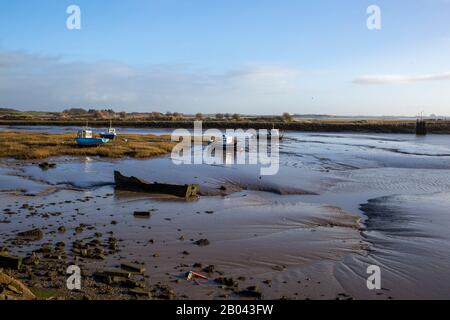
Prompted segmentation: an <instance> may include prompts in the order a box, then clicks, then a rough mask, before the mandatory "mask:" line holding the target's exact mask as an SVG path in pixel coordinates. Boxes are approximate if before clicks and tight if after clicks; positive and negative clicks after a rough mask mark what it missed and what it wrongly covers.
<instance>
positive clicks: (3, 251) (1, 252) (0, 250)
mask: <svg viewBox="0 0 450 320" xmlns="http://www.w3.org/2000/svg"><path fill="white" fill-rule="evenodd" d="M8 252H9V251H8V248H7V247H0V255H4V256H7V255H8Z"/></svg>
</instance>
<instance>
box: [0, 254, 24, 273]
mask: <svg viewBox="0 0 450 320" xmlns="http://www.w3.org/2000/svg"><path fill="white" fill-rule="evenodd" d="M21 266H22V258H20V257H13V256H6V255H0V268H5V269H13V270H19V269H20V267H21Z"/></svg>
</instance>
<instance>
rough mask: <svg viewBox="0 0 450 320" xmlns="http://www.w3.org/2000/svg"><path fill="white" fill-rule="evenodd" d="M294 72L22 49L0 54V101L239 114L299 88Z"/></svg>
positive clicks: (16, 104) (22, 105) (4, 103)
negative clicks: (93, 58) (82, 58)
mask: <svg viewBox="0 0 450 320" xmlns="http://www.w3.org/2000/svg"><path fill="white" fill-rule="evenodd" d="M298 76H299V72H298V71H297V70H295V68H292V67H287V66H279V65H267V64H250V65H242V66H237V67H236V68H234V69H229V70H225V71H223V72H219V73H218V72H212V71H209V70H203V69H199V68H196V67H194V66H188V65H176V64H172V65H147V66H137V65H130V64H127V63H121V62H115V61H98V62H93V63H86V62H67V61H64V59H62V57H46V56H39V55H34V54H28V53H24V52H0V105H1V106H7V107H18V108H26V109H32V108H35V109H48V110H60V109H63V108H68V107H86V108H89V107H94V108H97V107H111V108H115V109H119V110H141V111H151V110H155V111H167V110H177V111H181V112H196V111H202V110H203V111H204V112H219V111H224V110H226V111H225V112H242V111H243V109H242V107H243V106H245V108H246V109H247V110H248V109H251V108H252V107H253V108H254V109H255V108H263V107H264V106H266V107H273V106H276V105H277V103H278V101H279V99H280V97H283V96H286V95H295V94H297V93H298V92H299V78H298Z"/></svg>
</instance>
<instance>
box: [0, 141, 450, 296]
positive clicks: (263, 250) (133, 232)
mask: <svg viewBox="0 0 450 320" xmlns="http://www.w3.org/2000/svg"><path fill="white" fill-rule="evenodd" d="M441 137H444V138H441ZM448 140H449V139H448V137H447V139H446V137H445V136H440V138H435V136H429V137H427V138H425V139H422V140H415V139H413V137H411V136H405V135H370V136H367V135H330V134H326V135H325V134H323V135H321V134H311V135H309V134H300V133H289V134H288V135H287V138H286V140H285V141H284V142H283V143H282V145H281V150H280V155H281V158H280V164H281V168H280V172H279V174H278V175H276V176H263V177H261V176H260V175H259V168H258V167H257V166H208V165H200V166H194V165H191V166H186V165H182V166H176V165H174V164H172V162H171V161H170V159H168V158H167V157H161V158H157V159H151V160H105V159H73V158H57V159H52V161H54V162H56V163H57V167H56V168H55V169H51V170H46V171H43V170H41V169H40V168H39V167H38V166H37V165H36V164H33V163H31V162H20V161H11V160H3V162H2V166H1V167H0V168H1V169H0V176H1V179H0V189H1V190H3V191H2V192H1V193H0V200H1V204H0V228H1V233H0V247H1V246H6V247H8V248H9V250H10V253H11V254H16V255H20V256H26V255H28V254H30V253H31V252H32V251H33V250H36V249H38V248H40V247H41V246H42V245H43V244H44V243H51V244H52V246H55V244H56V243H57V242H64V243H65V249H64V251H65V253H66V255H67V258H66V259H65V260H63V261H61V262H60V264H63V265H67V264H70V263H75V264H77V265H80V266H81V267H82V269H83V270H84V271H85V272H86V282H85V284H86V288H85V291H83V292H82V293H73V292H72V293H70V292H68V291H67V290H66V289H64V288H62V287H63V284H64V282H63V280H64V279H65V278H64V276H63V275H59V276H57V277H56V279H53V281H44V278H45V277H38V279H41V281H37V282H36V283H34V285H36V286H42V287H52V289H56V290H60V291H62V292H63V293H64V294H66V295H69V296H70V295H83V294H85V295H88V296H90V297H92V298H97V299H111V298H113V299H117V298H118V299H122V298H125V299H127V298H130V297H132V295H129V292H128V290H127V289H125V288H110V287H109V286H104V285H103V284H101V283H100V284H99V283H98V282H97V281H95V280H94V279H92V278H91V275H92V274H93V272H95V271H97V270H103V269H104V268H105V267H115V266H117V265H118V264H120V263H121V262H123V261H137V262H140V263H144V264H145V267H146V273H145V275H146V277H145V278H142V282H143V283H145V285H146V290H150V291H152V290H160V288H159V287H158V286H159V284H162V285H164V286H168V287H170V292H171V295H169V297H171V298H179V299H183V298H190V299H226V298H231V299H234V298H248V297H247V296H246V295H245V294H244V293H243V292H242V291H243V290H244V289H245V288H247V287H249V286H257V287H258V292H261V293H262V297H263V298H264V299H279V298H288V299H306V298H310V299H336V298H339V299H348V298H354V299H401V298H443V299H445V298H449V297H450V285H448V283H449V282H448V278H449V276H450V273H449V272H448V271H447V270H448V266H449V264H450V263H449V261H450V258H449V257H450V256H449V255H448V250H449V248H450V239H449V238H448V237H447V236H446V232H445V231H446V230H448V227H449V226H450V221H449V219H448V217H447V215H446V208H448V201H447V200H448V199H449V198H450V197H449V196H448V195H449V194H450V171H449V169H450V157H449V156H448V155H447V154H449V152H450V145H449V143H448ZM114 170H120V171H121V172H122V173H124V174H126V175H136V176H139V177H142V178H145V179H147V180H149V181H160V182H168V183H198V184H200V186H201V192H202V196H201V197H200V198H199V199H198V200H197V201H191V202H184V201H179V200H174V199H169V198H165V197H154V196H148V195H143V194H136V193H125V192H121V191H116V190H115V189H114V186H113V177H112V172H113V171H114ZM223 187H225V188H223ZM32 195H34V196H32ZM24 204H26V206H25V207H24V206H23V205H24ZM30 207H31V209H30ZM5 209H6V210H7V211H5ZM146 210H151V213H152V214H151V217H150V218H148V219H142V218H136V217H134V216H133V212H134V211H146ZM447 211H448V210H447ZM2 221H3V222H5V223H1V222H2ZM80 224H81V225H84V227H83V228H81V229H82V231H81V232H78V231H80V229H79V228H77V227H80ZM60 226H64V227H65V228H66V232H64V233H60V232H58V228H59V227H60ZM35 227H37V228H40V229H42V231H43V232H44V237H43V238H42V239H41V240H38V241H33V242H23V243H20V242H17V239H16V237H15V235H16V234H17V233H18V232H21V231H25V230H29V229H32V228H35ZM111 237H114V238H116V239H117V249H118V251H117V252H115V251H111V250H110V251H111V252H108V250H106V256H105V259H104V260H96V259H89V258H83V257H81V258H80V257H79V256H78V257H77V255H76V254H74V253H73V252H72V250H71V248H72V245H73V242H74V241H76V240H80V239H85V242H89V241H92V240H93V239H98V240H99V242H100V243H102V244H105V243H108V239H109V238H111ZM200 239H208V241H209V245H205V246H199V245H197V244H196V241H197V240H200ZM371 264H378V265H380V267H381V269H382V287H383V289H382V290H380V291H370V290H368V289H367V287H366V278H367V274H366V268H367V266H368V265H371ZM208 266H214V267H210V268H207V267H208ZM190 270H193V271H197V272H200V273H202V274H204V275H206V276H207V277H208V278H209V280H199V284H196V283H195V282H192V281H187V280H186V277H185V273H186V272H188V271H190ZM209 271H212V272H209ZM15 275H16V276H17V277H19V278H20V279H22V280H24V281H25V283H29V280H27V275H26V274H20V273H16V274H15ZM223 277H227V278H232V279H233V281H234V282H235V284H236V286H237V287H231V288H230V287H227V286H224V285H221V284H219V283H217V282H215V281H214V279H219V278H223ZM32 284H33V283H32ZM98 286H99V287H98ZM154 296H155V297H158V295H157V294H154ZM162 297H163V298H164V295H163V296H162ZM166 298H167V297H166Z"/></svg>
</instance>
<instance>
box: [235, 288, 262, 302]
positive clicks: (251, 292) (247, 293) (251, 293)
mask: <svg viewBox="0 0 450 320" xmlns="http://www.w3.org/2000/svg"><path fill="white" fill-rule="evenodd" d="M238 294H239V295H240V296H243V297H248V298H256V299H262V297H263V294H262V292H261V291H260V290H259V289H258V287H256V286H251V287H248V288H247V289H245V290H242V291H239V292H238Z"/></svg>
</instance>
